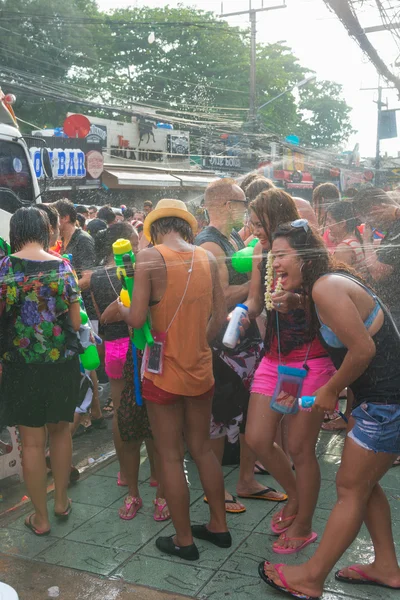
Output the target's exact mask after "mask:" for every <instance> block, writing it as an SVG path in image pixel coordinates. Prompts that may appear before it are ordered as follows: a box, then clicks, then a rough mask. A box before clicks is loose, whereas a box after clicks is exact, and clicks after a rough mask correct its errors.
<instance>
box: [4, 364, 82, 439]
mask: <svg viewBox="0 0 400 600" xmlns="http://www.w3.org/2000/svg"><path fill="white" fill-rule="evenodd" d="M80 380H81V375H80V367H79V357H78V356H74V357H73V358H71V359H70V360H68V361H66V362H63V363H55V364H41V365H40V364H26V363H12V364H11V363H4V364H3V376H2V380H1V386H0V425H1V426H9V427H13V426H15V425H24V426H25V427H43V426H44V425H46V424H47V423H59V422H60V421H67V422H69V423H72V422H73V420H74V412H75V407H76V405H77V403H78V398H79V386H80Z"/></svg>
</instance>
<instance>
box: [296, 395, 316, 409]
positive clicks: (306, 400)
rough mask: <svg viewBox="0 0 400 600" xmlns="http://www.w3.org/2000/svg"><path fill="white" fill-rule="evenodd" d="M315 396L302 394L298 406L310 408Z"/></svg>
mask: <svg viewBox="0 0 400 600" xmlns="http://www.w3.org/2000/svg"><path fill="white" fill-rule="evenodd" d="M315 398H316V396H302V397H301V398H299V406H300V408H312V407H313V406H314V402H315Z"/></svg>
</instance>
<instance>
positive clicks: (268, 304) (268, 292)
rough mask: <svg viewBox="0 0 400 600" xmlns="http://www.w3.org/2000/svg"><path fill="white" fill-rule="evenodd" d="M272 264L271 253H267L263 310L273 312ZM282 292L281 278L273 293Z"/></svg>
mask: <svg viewBox="0 0 400 600" xmlns="http://www.w3.org/2000/svg"><path fill="white" fill-rule="evenodd" d="M273 262H274V259H273V256H272V252H268V258H267V268H266V270H265V296H264V300H265V308H266V309H267V310H273V308H274V305H273V303H272V284H273V282H274V268H273V266H272V264H273ZM281 291H282V277H278V280H277V282H276V286H275V289H274V293H276V292H281Z"/></svg>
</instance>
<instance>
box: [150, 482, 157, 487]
mask: <svg viewBox="0 0 400 600" xmlns="http://www.w3.org/2000/svg"><path fill="white" fill-rule="evenodd" d="M149 486H150V487H158V481H150V483H149Z"/></svg>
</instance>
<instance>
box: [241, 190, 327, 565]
mask: <svg viewBox="0 0 400 600" xmlns="http://www.w3.org/2000/svg"><path fill="white" fill-rule="evenodd" d="M250 210H251V221H252V224H253V228H254V233H255V235H256V236H257V237H258V238H259V240H260V242H259V244H258V246H256V248H255V252H254V258H253V271H252V280H251V286H250V294H249V297H248V299H247V301H246V303H245V304H246V305H247V306H248V309H249V311H248V312H249V317H250V318H254V317H257V316H258V315H259V314H260V313H261V312H262V311H263V309H264V307H265V306H266V308H267V328H266V331H267V333H266V338H265V342H264V345H265V356H264V358H263V359H262V361H261V363H260V366H259V367H258V369H257V371H256V374H255V376H254V380H253V385H252V390H251V392H252V393H251V397H250V405H249V411H248V420H247V426H246V441H247V443H248V445H249V446H250V448H252V450H253V451H254V452H255V454H256V455H257V458H258V459H259V460H261V461H262V463H263V465H264V466H265V468H266V469H268V471H269V472H270V473H271V475H272V476H273V477H274V478H275V479H276V480H277V481H278V483H280V485H281V486H282V487H283V488H284V490H285V492H286V493H287V494H288V502H287V505H286V506H285V507H284V508H283V509H281V510H279V511H278V512H277V513H276V514H275V515H274V516H273V518H272V521H271V529H272V532H273V533H274V534H276V535H278V536H279V539H278V540H276V542H275V543H274V545H273V550H274V552H276V553H278V554H292V553H295V552H298V551H299V550H300V549H302V548H304V547H306V546H307V545H308V544H310V543H312V542H314V541H315V540H316V539H317V535H316V534H315V533H313V531H312V527H311V525H312V517H313V514H314V510H315V506H316V503H317V499H318V493H319V487H320V471H319V466H318V461H317V458H316V456H315V445H316V443H317V439H318V433H319V429H320V426H321V422H322V416H321V415H319V414H316V413H313V414H310V413H309V412H304V411H299V412H298V413H297V414H293V415H289V418H287V419H285V421H286V422H287V427H288V436H287V437H288V450H289V454H290V457H291V458H292V460H293V463H294V466H295V469H296V476H295V474H294V473H293V470H292V465H291V463H290V461H289V459H288V457H287V456H286V454H285V453H284V451H283V450H282V449H281V448H280V447H279V446H277V445H276V444H275V443H274V441H275V438H276V435H277V432H278V429H279V426H280V423H281V420H282V413H280V412H277V411H276V410H273V408H272V407H271V400H272V397H273V396H274V393H275V392H277V390H278V389H279V386H280V381H281V380H280V379H279V381H278V373H279V371H280V367H282V366H283V365H284V366H286V367H290V368H295V369H301V374H302V375H303V376H305V378H304V383H303V393H304V394H305V395H311V394H314V393H315V392H316V391H317V390H318V389H319V388H320V387H321V386H323V385H325V384H326V383H327V381H328V380H329V379H330V377H332V375H333V374H334V372H335V370H334V367H333V365H332V362H331V361H330V359H329V357H328V354H327V352H326V350H325V349H324V348H323V347H322V345H321V343H320V342H319V340H318V339H317V338H316V336H315V334H314V335H313V334H310V325H309V321H308V318H307V315H306V312H305V310H304V307H305V296H304V293H303V291H302V290H301V289H300V288H299V289H297V288H294V289H293V290H290V291H287V290H282V291H279V292H278V291H277V289H276V287H275V286H276V283H277V282H276V281H275V282H274V280H273V274H272V265H271V262H270V258H271V257H270V254H269V251H270V248H271V242H272V232H273V231H274V230H275V229H276V228H277V227H278V225H279V224H280V223H284V222H286V221H292V222H293V223H295V225H296V226H297V227H298V228H299V229H302V228H303V226H304V224H307V221H306V220H304V219H299V214H298V212H297V209H296V206H295V204H294V201H293V199H292V198H291V197H290V196H289V195H288V194H287V193H286V192H283V191H281V190H277V189H273V190H269V191H267V192H263V193H262V194H260V195H259V196H258V197H257V198H256V200H255V201H254V202H252V203H251V204H250ZM274 289H275V292H274ZM277 395H280V392H277Z"/></svg>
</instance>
